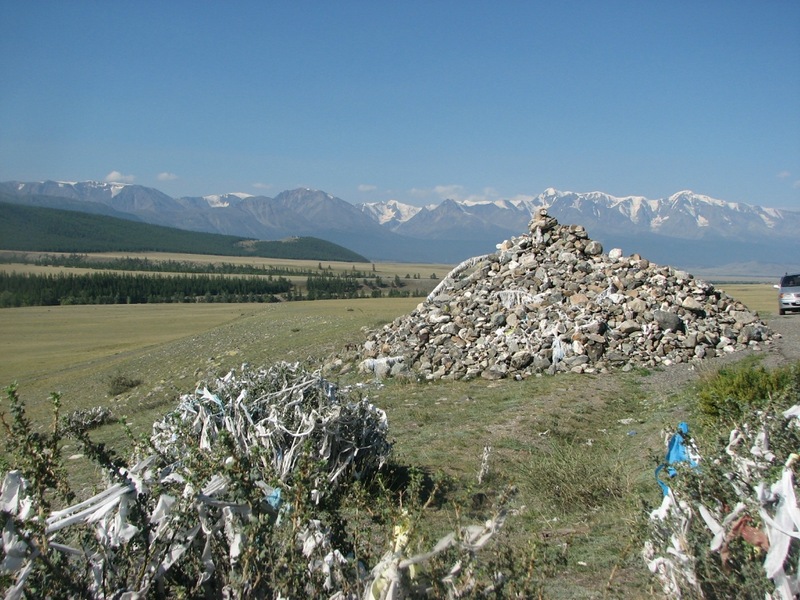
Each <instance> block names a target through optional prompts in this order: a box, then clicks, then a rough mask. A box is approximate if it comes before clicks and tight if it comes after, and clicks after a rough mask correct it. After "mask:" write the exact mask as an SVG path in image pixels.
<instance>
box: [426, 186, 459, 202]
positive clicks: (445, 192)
mask: <svg viewBox="0 0 800 600" xmlns="http://www.w3.org/2000/svg"><path fill="white" fill-rule="evenodd" d="M433 191H434V193H435V194H436V195H437V196H439V198H441V199H442V200H447V199H450V200H460V199H461V196H462V192H463V191H464V186H463V185H456V184H451V185H437V186H435V187H434V188H433Z"/></svg>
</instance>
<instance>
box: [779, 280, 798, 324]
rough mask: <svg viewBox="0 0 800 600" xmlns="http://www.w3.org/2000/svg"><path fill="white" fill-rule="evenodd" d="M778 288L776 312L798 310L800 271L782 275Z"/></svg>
mask: <svg viewBox="0 0 800 600" xmlns="http://www.w3.org/2000/svg"><path fill="white" fill-rule="evenodd" d="M775 287H776V288H777V289H778V314H781V315H785V314H786V311H787V310H789V311H792V310H797V311H800V273H797V274H795V275H784V276H783V277H781V284H780V285H776V286H775Z"/></svg>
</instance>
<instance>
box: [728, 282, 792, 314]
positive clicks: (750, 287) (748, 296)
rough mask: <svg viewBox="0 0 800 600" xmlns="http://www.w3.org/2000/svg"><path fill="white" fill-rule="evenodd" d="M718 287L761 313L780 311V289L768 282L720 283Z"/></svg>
mask: <svg viewBox="0 0 800 600" xmlns="http://www.w3.org/2000/svg"><path fill="white" fill-rule="evenodd" d="M717 287H718V288H719V289H721V290H723V291H724V292H725V293H727V294H728V295H729V296H732V297H734V298H736V299H737V300H739V301H741V302H744V303H745V304H746V305H747V307H748V308H749V309H750V310H752V311H755V312H757V313H758V314H759V315H762V316H765V315H774V314H775V313H777V312H778V291H777V290H776V289H775V288H773V287H772V285H771V284H767V283H720V284H718V285H717Z"/></svg>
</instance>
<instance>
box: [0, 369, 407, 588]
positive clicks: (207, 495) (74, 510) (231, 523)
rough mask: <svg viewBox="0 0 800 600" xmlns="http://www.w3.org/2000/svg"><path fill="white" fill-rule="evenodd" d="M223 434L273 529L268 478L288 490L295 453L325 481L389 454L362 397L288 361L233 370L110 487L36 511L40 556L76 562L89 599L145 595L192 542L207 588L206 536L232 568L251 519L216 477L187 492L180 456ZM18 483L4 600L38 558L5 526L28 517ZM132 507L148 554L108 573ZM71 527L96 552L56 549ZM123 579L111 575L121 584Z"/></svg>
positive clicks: (210, 565)
mask: <svg viewBox="0 0 800 600" xmlns="http://www.w3.org/2000/svg"><path fill="white" fill-rule="evenodd" d="M223 432H224V433H226V434H228V436H229V440H231V441H232V443H234V444H235V449H234V453H235V454H237V455H238V456H249V455H252V454H253V452H255V451H256V449H259V455H258V457H259V458H260V459H261V461H262V462H261V466H262V468H263V471H262V472H261V473H260V475H261V476H262V478H263V479H262V480H259V481H255V485H256V487H258V488H259V489H260V490H261V491H262V492H263V493H264V496H263V500H262V502H261V504H262V505H263V506H264V507H267V509H268V510H272V511H273V514H274V516H275V518H276V526H278V523H279V517H280V514H279V507H280V489H276V488H274V487H272V486H271V485H269V484H268V483H267V482H268V481H274V480H275V479H279V480H281V481H283V482H284V484H285V485H287V486H289V485H291V484H292V477H293V475H294V472H295V469H296V468H297V466H298V465H299V464H300V461H301V460H302V459H303V457H305V456H307V457H309V458H311V459H312V460H315V461H317V460H318V459H320V458H322V459H324V460H325V467H326V469H327V478H328V480H329V481H330V483H331V484H333V485H336V484H338V483H339V482H340V481H341V480H342V478H343V477H344V476H345V475H346V474H348V475H352V476H354V477H358V476H360V475H362V474H363V473H364V472H365V471H367V470H370V469H377V468H379V467H380V466H382V465H383V464H384V462H385V461H386V460H387V459H388V456H389V452H390V449H391V444H390V443H389V442H388V440H387V437H386V436H387V433H388V421H387V418H386V414H385V413H384V412H383V411H382V410H380V409H378V408H376V407H375V406H373V405H372V404H370V403H369V402H368V401H366V400H365V399H359V400H357V401H352V400H348V399H347V398H346V397H345V398H341V397H340V396H338V395H337V394H336V387H335V386H333V385H331V384H330V383H328V382H326V381H325V380H323V379H322V378H321V377H320V375H319V373H318V372H309V371H306V370H305V369H302V368H300V367H299V365H298V364H297V363H295V364H290V363H278V364H277V365H274V366H272V367H271V368H269V369H261V370H257V371H254V370H249V369H245V368H244V367H243V368H242V370H241V372H239V373H236V372H233V371H232V372H230V373H228V374H227V375H226V376H225V377H222V378H220V379H218V380H216V381H215V382H213V383H211V384H210V385H209V386H207V387H205V388H203V389H199V390H197V391H196V392H194V393H193V394H186V395H184V396H182V397H181V398H180V403H179V405H178V407H177V408H176V409H175V410H174V411H173V412H172V413H170V414H168V415H167V416H165V417H164V418H163V419H161V420H160V421H158V422H156V423H154V425H153V434H152V436H151V442H152V444H153V446H154V448H155V449H156V450H157V451H158V454H152V455H149V456H146V457H145V458H144V459H143V460H141V461H139V462H138V463H136V464H135V466H133V467H131V468H130V469H122V470H121V471H120V473H119V474H118V475H119V477H120V479H121V481H118V482H116V483H114V484H112V485H110V486H109V487H108V488H107V489H106V490H104V491H103V492H101V493H99V494H97V495H95V496H93V497H91V498H89V499H87V500H85V501H82V502H79V503H77V504H75V505H73V506H70V507H67V508H64V509H62V510H58V511H55V512H53V513H52V514H50V515H49V516H47V517H46V521H45V525H46V534H47V535H48V537H49V551H51V552H61V553H63V554H65V555H69V556H83V558H84V560H85V563H86V566H89V568H88V569H87V572H88V573H89V576H90V578H93V580H92V582H91V584H90V585H89V586H88V589H90V590H91V591H92V594H93V597H94V598H107V597H112V596H113V597H117V598H131V599H132V598H139V597H144V595H146V594H147V593H148V590H150V589H151V588H152V586H153V585H154V583H155V582H156V581H158V580H159V579H160V578H161V577H163V576H164V574H165V573H167V572H168V571H169V570H170V569H171V568H172V567H173V566H174V565H175V564H177V563H178V562H180V560H181V559H182V557H183V556H184V554H185V553H186V552H187V550H189V549H190V548H191V547H192V545H193V544H194V543H195V541H196V540H198V538H199V540H198V542H199V543H201V547H202V548H203V552H202V557H201V563H202V565H203V568H202V570H201V572H200V573H199V574H198V577H199V579H198V582H197V585H201V584H202V583H203V581H207V580H208V579H209V578H210V577H211V575H212V574H213V572H214V570H215V569H217V568H220V567H222V568H225V566H224V565H215V564H214V559H213V555H212V550H211V539H212V538H213V537H215V536H216V538H215V539H217V542H215V543H218V540H219V535H220V534H221V535H222V536H223V538H224V539H225V540H226V542H227V549H228V557H227V558H228V561H229V562H230V564H231V565H233V564H235V563H236V561H237V560H238V557H239V556H240V554H241V552H242V548H243V544H244V543H245V542H246V540H244V539H243V536H242V533H241V531H240V528H239V524H240V522H241V520H242V519H247V518H249V516H250V515H251V514H252V509H251V507H250V506H248V505H245V504H241V503H237V502H235V501H231V500H229V499H228V494H229V490H230V488H231V487H232V486H231V485H230V484H231V481H230V480H229V478H228V476H227V475H224V474H223V473H221V472H218V473H217V474H215V475H212V476H211V477H208V478H207V479H206V480H205V482H204V483H203V485H202V486H201V487H200V489H199V490H197V489H195V487H194V486H193V485H192V483H191V481H192V480H196V476H192V474H191V473H187V472H186V471H185V468H186V467H185V462H186V461H185V459H186V457H187V456H188V455H189V453H190V452H196V451H198V448H199V451H200V452H206V451H208V450H209V449H213V448H215V446H216V444H217V442H218V441H219V439H220V436H221V435H222V434H223ZM263 450H267V452H263ZM265 457H266V458H265ZM228 461H235V458H234V457H230V458H229V459H228V460H227V461H225V462H226V464H227V463H228ZM219 467H220V469H222V468H224V465H219ZM26 485H27V484H26V482H25V480H24V479H23V478H22V476H21V474H20V472H19V471H10V472H9V473H7V474H6V476H5V478H4V480H3V487H2V495H1V496H0V510H2V511H3V512H4V513H6V514H8V515H10V516H11V517H12V518H10V519H7V520H6V523H5V524H4V526H3V537H2V541H3V553H4V554H3V556H4V558H3V562H2V569H3V570H2V572H3V573H5V574H12V575H13V576H14V581H15V583H14V586H13V587H12V588H10V589H9V590H7V591H6V596H5V597H6V599H7V600H16V599H17V598H20V597H22V594H23V593H24V584H25V580H26V578H27V577H28V575H29V574H30V573H31V570H32V569H33V567H34V561H35V559H36V556H37V553H38V549H37V548H35V547H32V546H31V545H30V543H29V542H28V541H27V536H26V535H24V533H25V532H20V531H18V530H17V528H16V527H15V522H16V523H23V524H24V523H25V522H27V521H29V520H30V519H32V518H34V514H33V513H34V510H32V509H33V508H34V507H33V506H32V501H31V499H30V497H29V495H28V494H27V493H26ZM155 486H157V487H158V489H159V491H160V494H159V496H158V497H157V498H156V497H154V496H152V495H151V490H152V489H153V488H154V487H155ZM322 493H323V492H322V491H321V490H319V489H316V490H314V491H313V496H314V498H316V499H317V500H319V498H320V497H321V494H322ZM134 501H135V502H137V504H138V507H139V509H141V508H142V507H146V509H145V510H146V511H147V513H146V522H147V523H148V524H149V526H150V530H149V534H148V536H147V540H146V542H145V546H146V547H147V551H146V552H144V554H140V555H137V554H136V552H133V553H132V554H131V556H132V557H133V558H131V560H136V559H137V557H138V559H139V560H141V561H142V564H139V565H130V566H123V565H116V566H115V565H114V562H113V561H114V556H116V555H117V552H116V551H115V550H114V549H115V548H116V547H118V546H124V545H126V544H128V543H129V542H130V541H131V540H132V539H134V537H136V536H137V534H141V533H142V532H141V531H140V529H139V528H138V527H136V526H135V525H133V524H131V523H130V522H129V514H130V513H129V511H130V510H131V507H132V503H133V502H134ZM269 507H271V508H269ZM273 509H274V510H273ZM12 519H16V521H14V520H12ZM78 526H84V527H85V526H88V527H90V528H93V530H94V533H95V539H96V540H97V544H98V545H97V546H94V547H92V546H91V545H86V546H84V547H82V548H80V549H78V548H73V547H71V546H69V545H67V544H64V543H62V541H61V540H62V538H60V536H61V535H65V531H66V530H67V529H68V528H70V527H78ZM203 538H205V540H204V541H201V540H203ZM313 560H314V561H316V560H317V559H316V558H314V559H313ZM317 566H318V565H317V563H316V562H315V563H314V565H311V564H309V569H312V568H317ZM329 566H330V565H329ZM116 567H119V568H120V570H121V571H122V572H124V573H127V574H128V575H127V577H130V576H132V574H133V575H136V577H135V579H134V580H130V579H128V580H127V582H126V583H124V584H122V585H124V586H126V587H125V588H124V589H108V583H107V582H108V581H109V578H110V577H111V576H112V575H113V574H114V570H115V568H116ZM124 573H123V575H120V576H121V577H126V575H124Z"/></svg>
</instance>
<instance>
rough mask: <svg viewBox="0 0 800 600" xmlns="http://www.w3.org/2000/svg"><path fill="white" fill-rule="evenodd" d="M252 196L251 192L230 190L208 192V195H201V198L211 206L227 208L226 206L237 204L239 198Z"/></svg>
mask: <svg viewBox="0 0 800 600" xmlns="http://www.w3.org/2000/svg"><path fill="white" fill-rule="evenodd" d="M252 197H253V195H252V194H245V193H242V192H231V193H228V194H210V195H208V196H203V197H202V198H203V200H205V201H206V202H207V203H208V205H209V206H210V207H212V208H227V207H228V206H231V205H235V204H237V203H238V202H239V201H240V200H244V199H245V198H252Z"/></svg>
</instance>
